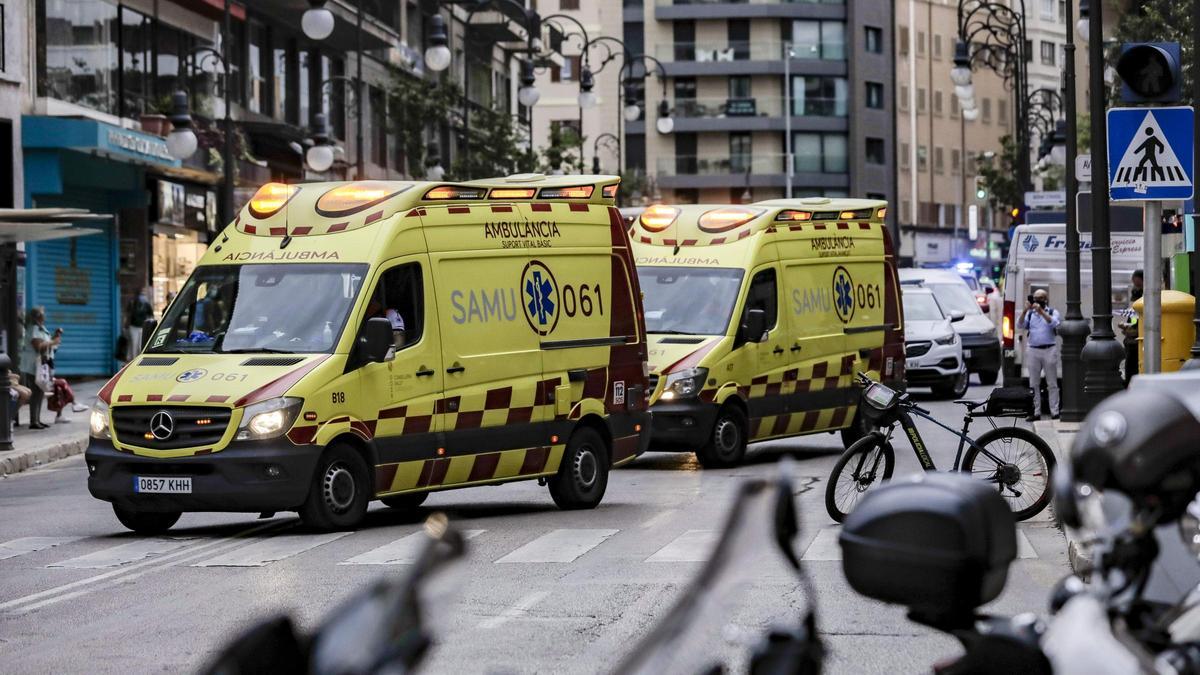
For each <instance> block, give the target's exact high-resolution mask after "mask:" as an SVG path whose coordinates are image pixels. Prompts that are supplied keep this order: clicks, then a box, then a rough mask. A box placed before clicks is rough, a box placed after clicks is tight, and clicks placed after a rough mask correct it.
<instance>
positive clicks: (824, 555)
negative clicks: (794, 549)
mask: <svg viewBox="0 0 1200 675" xmlns="http://www.w3.org/2000/svg"><path fill="white" fill-rule="evenodd" d="M840 529H841V528H837V527H826V528H822V529H821V530H819V531H818V532H817V536H815V537H813V541H812V543H811V544H809V545H808V550H806V551H805V552H804V557H803V558H802V560H841V559H842V547H841V546H838V531H839V530H840Z"/></svg>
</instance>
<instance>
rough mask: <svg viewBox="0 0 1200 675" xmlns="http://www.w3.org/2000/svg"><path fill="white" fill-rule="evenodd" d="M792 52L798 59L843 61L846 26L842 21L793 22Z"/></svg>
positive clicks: (844, 56)
mask: <svg viewBox="0 0 1200 675" xmlns="http://www.w3.org/2000/svg"><path fill="white" fill-rule="evenodd" d="M792 52H793V53H794V54H795V55H796V58H799V59H826V60H829V59H833V60H841V59H845V58H846V24H845V23H844V22H842V21H805V20H799V19H797V20H796V21H793V22H792Z"/></svg>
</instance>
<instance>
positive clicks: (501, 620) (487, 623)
mask: <svg viewBox="0 0 1200 675" xmlns="http://www.w3.org/2000/svg"><path fill="white" fill-rule="evenodd" d="M547 595H550V592H549V591H536V592H534V593H530V594H529V595H526V596H524V597H522V598H521V599H520V600H517V601H516V602H515V603H513V604H512V606H510V607H508V608H507V609H505V610H504V611H503V612H500V613H499V614H497V615H496V616H493V617H492V618H490V619H484V620H483V621H481V622H479V628H480V629H481V630H492V629H493V628H499V627H500V626H503V625H504V624H506V623H508V622H509V621H512V620H513V619H520V618H522V617H526V616H529V610H530V609H531V608H532V607H533V606H534V605H536V604H538V603H539V602H541V601H542V600H543V599H544V598H545V597H546V596H547Z"/></svg>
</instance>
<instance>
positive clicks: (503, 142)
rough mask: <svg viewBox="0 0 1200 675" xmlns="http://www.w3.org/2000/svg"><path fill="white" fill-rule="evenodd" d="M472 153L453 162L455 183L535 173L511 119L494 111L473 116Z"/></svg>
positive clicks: (477, 111) (475, 112)
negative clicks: (457, 181)
mask: <svg viewBox="0 0 1200 675" xmlns="http://www.w3.org/2000/svg"><path fill="white" fill-rule="evenodd" d="M470 122H471V145H470V152H469V153H465V154H464V155H460V156H459V157H457V158H456V159H455V161H454V166H453V169H452V171H451V173H452V174H453V177H454V178H455V179H456V180H474V179H477V178H492V177H494V176H507V175H509V174H513V173H528V172H530V171H533V168H534V165H535V163H536V160H535V158H533V157H531V156H530V154H529V151H528V149H527V145H526V143H525V142H523V140H522V135H521V134H520V132H519V131H518V130H517V125H516V124H515V122H514V118H513V116H512V115H510V114H508V112H506V111H502V110H494V109H492V108H476V109H474V110H473V111H472V112H471V118H470Z"/></svg>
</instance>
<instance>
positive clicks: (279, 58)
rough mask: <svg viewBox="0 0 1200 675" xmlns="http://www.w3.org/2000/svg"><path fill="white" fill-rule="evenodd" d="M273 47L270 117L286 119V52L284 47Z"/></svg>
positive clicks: (288, 87) (288, 88)
mask: <svg viewBox="0 0 1200 675" xmlns="http://www.w3.org/2000/svg"><path fill="white" fill-rule="evenodd" d="M272 46H273V47H274V49H273V50H272V51H273V54H272V57H271V62H272V63H273V64H274V65H273V66H272V73H271V108H272V111H271V117H274V118H275V119H277V120H281V119H286V117H287V111H288V91H290V90H291V87H290V86H288V84H289V83H288V70H289V68H288V52H287V48H286V46H284V45H272Z"/></svg>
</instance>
